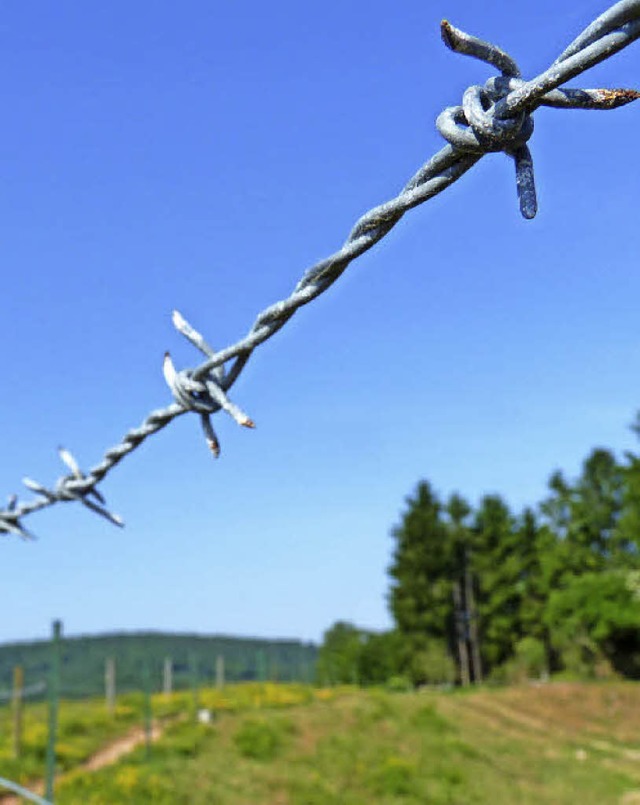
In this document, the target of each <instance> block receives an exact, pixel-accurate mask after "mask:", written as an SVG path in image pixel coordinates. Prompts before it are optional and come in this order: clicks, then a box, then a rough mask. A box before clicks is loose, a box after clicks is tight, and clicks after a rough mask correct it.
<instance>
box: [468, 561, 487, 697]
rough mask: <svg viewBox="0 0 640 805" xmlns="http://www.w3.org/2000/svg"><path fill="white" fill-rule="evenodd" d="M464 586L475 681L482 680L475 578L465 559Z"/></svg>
mask: <svg viewBox="0 0 640 805" xmlns="http://www.w3.org/2000/svg"><path fill="white" fill-rule="evenodd" d="M465 565H466V567H465V572H464V586H465V594H464V597H465V600H466V604H467V614H468V617H469V642H470V644H471V656H472V658H473V681H474V682H482V680H483V674H482V660H481V658H480V638H479V636H478V613H477V611H476V602H475V597H474V595H473V579H472V577H471V571H470V570H469V562H468V561H465Z"/></svg>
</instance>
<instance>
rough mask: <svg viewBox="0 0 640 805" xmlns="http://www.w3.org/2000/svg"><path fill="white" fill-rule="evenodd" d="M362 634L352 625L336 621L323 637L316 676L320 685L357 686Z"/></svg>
mask: <svg viewBox="0 0 640 805" xmlns="http://www.w3.org/2000/svg"><path fill="white" fill-rule="evenodd" d="M363 641H364V633H363V632H362V630H361V629H358V628H357V627H356V626H354V625H353V624H352V623H348V622H346V621H337V622H336V623H334V624H333V626H331V627H330V628H329V629H327V631H326V632H325V633H324V635H323V640H322V645H321V646H320V651H319V653H318V662H317V676H318V680H319V682H320V683H321V684H330V685H337V684H357V683H358V682H359V679H358V668H359V663H360V652H361V649H362V644H363Z"/></svg>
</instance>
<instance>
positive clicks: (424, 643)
mask: <svg viewBox="0 0 640 805" xmlns="http://www.w3.org/2000/svg"><path fill="white" fill-rule="evenodd" d="M392 536H393V538H394V539H395V541H396V546H395V549H394V551H393V560H392V563H391V566H390V568H389V575H390V576H391V579H392V583H391V589H390V592H389V606H390V609H391V612H392V614H393V617H394V619H395V622H396V625H397V629H398V632H399V633H400V634H401V635H402V637H403V638H404V640H405V643H406V646H407V651H408V656H411V657H415V655H417V654H418V653H419V652H425V651H426V650H427V647H428V646H429V645H430V644H431V643H433V641H435V642H436V644H439V645H441V646H443V647H444V650H446V651H448V650H449V648H450V646H451V643H452V627H453V602H452V583H451V576H452V564H453V551H452V547H451V542H450V539H449V536H450V535H449V531H448V529H447V525H446V523H445V522H444V520H443V517H442V506H441V504H440V501H439V500H438V498H437V496H436V495H435V493H434V492H433V490H432V489H431V486H430V485H429V484H428V483H427V482H426V481H421V482H420V483H419V484H418V486H417V488H416V491H415V493H414V495H413V496H412V497H408V498H407V499H406V509H405V511H404V513H403V514H402V517H401V522H400V524H399V525H398V526H396V527H395V528H394V529H393V531H392ZM419 667H420V665H419V664H418V665H415V664H414V665H412V666H411V668H413V669H414V672H413V680H414V682H416V683H420V682H423V681H426V676H425V675H424V674H423V673H422V672H421V671H420V670H419Z"/></svg>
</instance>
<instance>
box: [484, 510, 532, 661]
mask: <svg viewBox="0 0 640 805" xmlns="http://www.w3.org/2000/svg"><path fill="white" fill-rule="evenodd" d="M473 530H474V548H473V566H474V571H475V575H476V577H477V580H478V616H479V624H480V645H481V651H482V657H483V660H484V663H485V666H486V668H487V670H491V669H492V668H495V667H497V666H498V665H500V664H501V663H503V662H505V660H507V659H508V658H509V657H510V656H511V655H512V654H513V651H514V646H515V643H516V642H517V640H518V639H519V638H520V637H521V636H522V629H521V612H520V605H521V601H522V598H523V588H522V580H523V574H524V568H523V556H522V553H521V551H520V548H521V545H520V536H519V533H518V529H517V527H516V522H515V519H514V517H513V515H512V514H511V512H510V510H509V507H508V506H507V504H506V503H505V501H504V500H503V499H502V498H501V497H500V496H499V495H486V496H485V497H484V498H482V500H481V502H480V506H479V508H478V510H477V512H476V516H475V523H474V529H473Z"/></svg>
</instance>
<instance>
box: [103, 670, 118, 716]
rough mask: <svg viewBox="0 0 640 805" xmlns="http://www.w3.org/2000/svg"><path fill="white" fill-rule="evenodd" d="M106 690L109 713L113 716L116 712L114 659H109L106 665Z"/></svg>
mask: <svg viewBox="0 0 640 805" xmlns="http://www.w3.org/2000/svg"><path fill="white" fill-rule="evenodd" d="M104 689H105V698H106V700H107V712H108V713H109V715H110V716H113V715H114V713H115V711H116V661H115V658H114V657H107V659H106V660H105V663H104Z"/></svg>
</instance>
